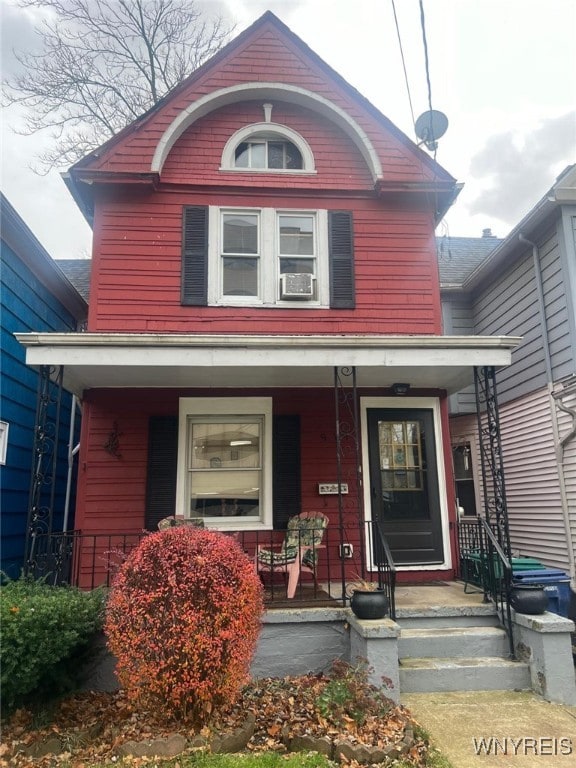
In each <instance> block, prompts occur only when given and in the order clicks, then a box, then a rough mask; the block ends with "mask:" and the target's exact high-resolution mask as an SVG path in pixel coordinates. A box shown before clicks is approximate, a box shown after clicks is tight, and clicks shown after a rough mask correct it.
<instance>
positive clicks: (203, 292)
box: [181, 205, 208, 307]
mask: <svg viewBox="0 0 576 768" xmlns="http://www.w3.org/2000/svg"><path fill="white" fill-rule="evenodd" d="M181 302H182V304H186V305H190V306H202V307H204V306H206V305H207V304H208V207H207V206H204V205H197V206H190V207H186V208H184V216H183V223H182V291H181Z"/></svg>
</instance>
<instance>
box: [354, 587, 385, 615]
mask: <svg viewBox="0 0 576 768" xmlns="http://www.w3.org/2000/svg"><path fill="white" fill-rule="evenodd" d="M350 608H351V609H352V613H353V614H354V615H355V616H356V617H357V618H358V619H383V618H384V617H385V616H386V614H387V613H388V611H389V609H390V603H389V602H388V597H387V595H386V593H385V592H384V590H383V589H375V590H363V589H355V590H354V592H353V593H352V598H351V600H350Z"/></svg>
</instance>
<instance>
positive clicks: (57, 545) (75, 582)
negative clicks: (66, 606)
mask: <svg viewBox="0 0 576 768" xmlns="http://www.w3.org/2000/svg"><path fill="white" fill-rule="evenodd" d="M147 535H148V534H147V532H146V531H138V532H134V533H105V534H103V533H95V534H92V533H82V532H81V531H68V532H65V533H51V534H36V535H35V536H33V537H32V538H31V541H30V548H29V555H28V558H27V559H26V562H25V563H24V573H25V575H27V576H30V577H32V578H35V579H43V580H44V581H45V582H46V583H47V584H52V585H53V586H60V585H64V584H68V585H70V586H74V587H81V588H82V589H94V588H95V587H98V586H110V584H111V583H112V580H113V578H114V574H115V573H116V569H117V568H118V566H119V565H120V564H121V563H122V561H123V560H124V559H125V558H126V556H127V555H128V554H129V553H130V552H131V551H132V550H133V549H134V548H135V547H136V546H137V545H138V544H139V543H140V541H141V540H142V539H143V538H144V536H147Z"/></svg>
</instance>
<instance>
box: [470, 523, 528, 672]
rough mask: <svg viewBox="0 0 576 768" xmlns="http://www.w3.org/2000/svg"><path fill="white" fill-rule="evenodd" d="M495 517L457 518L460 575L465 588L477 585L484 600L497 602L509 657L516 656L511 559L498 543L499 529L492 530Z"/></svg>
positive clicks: (499, 539) (495, 603) (494, 524)
mask: <svg viewBox="0 0 576 768" xmlns="http://www.w3.org/2000/svg"><path fill="white" fill-rule="evenodd" d="M496 525H497V523H496V522H495V521H494V522H493V523H492V525H490V524H489V523H488V522H487V520H485V519H484V518H482V517H480V516H478V517H476V518H473V519H470V520H460V522H459V525H458V545H459V550H460V557H459V562H460V578H461V579H462V580H463V581H464V589H465V591H466V588H467V586H468V585H469V584H473V585H475V586H477V587H479V588H480V589H481V590H482V592H483V593H484V599H485V601H487V602H488V601H491V602H493V603H494V605H495V606H496V610H497V611H498V614H499V616H500V621H501V622H502V626H503V627H504V630H505V631H506V634H507V636H508V643H509V648H510V656H511V658H514V657H515V651H514V636H513V625H512V613H511V609H510V592H511V588H512V579H513V573H512V563H511V561H510V559H509V558H508V556H507V555H506V553H505V552H504V549H503V547H502V545H501V543H500V541H501V540H502V538H501V532H498V531H494V530H493V526H496Z"/></svg>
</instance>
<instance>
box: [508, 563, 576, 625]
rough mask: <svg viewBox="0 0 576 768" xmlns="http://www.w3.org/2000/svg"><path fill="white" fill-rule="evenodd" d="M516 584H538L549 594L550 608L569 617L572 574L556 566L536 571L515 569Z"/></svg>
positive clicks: (553, 611)
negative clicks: (569, 574) (557, 568)
mask: <svg viewBox="0 0 576 768" xmlns="http://www.w3.org/2000/svg"><path fill="white" fill-rule="evenodd" d="M512 576H513V581H514V583H515V584H536V585H538V586H540V587H542V588H543V589H544V591H545V592H546V594H547V595H548V610H549V611H550V612H551V613H557V614H559V615H560V616H564V618H566V619H567V618H568V610H569V607H570V576H568V574H567V573H565V571H560V570H556V569H555V568H543V569H539V570H534V571H513V574H512Z"/></svg>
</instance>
